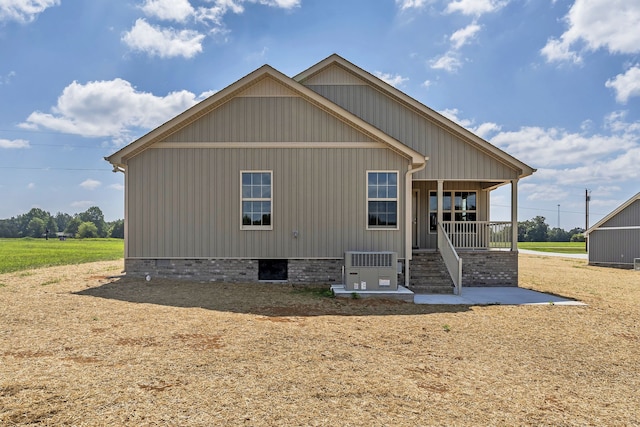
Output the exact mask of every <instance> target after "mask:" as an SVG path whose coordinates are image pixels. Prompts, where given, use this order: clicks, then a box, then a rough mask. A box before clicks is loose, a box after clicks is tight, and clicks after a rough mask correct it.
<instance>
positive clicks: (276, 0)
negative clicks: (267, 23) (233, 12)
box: [223, 0, 423, 9]
mask: <svg viewBox="0 0 640 427" xmlns="http://www.w3.org/2000/svg"><path fill="white" fill-rule="evenodd" d="M223 1H225V0H223ZM249 1H250V2H251V3H259V4H263V5H265V6H271V7H279V8H282V9H293V8H294V7H298V6H300V2H301V0H249ZM415 1H423V0H415Z"/></svg>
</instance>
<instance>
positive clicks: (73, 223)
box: [64, 216, 82, 236]
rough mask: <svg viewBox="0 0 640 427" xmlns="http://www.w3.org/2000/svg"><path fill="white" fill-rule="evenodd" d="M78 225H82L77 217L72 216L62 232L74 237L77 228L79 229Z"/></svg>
mask: <svg viewBox="0 0 640 427" xmlns="http://www.w3.org/2000/svg"><path fill="white" fill-rule="evenodd" d="M80 224H82V220H81V219H80V218H79V217H77V216H74V217H73V218H71V220H70V221H69V223H68V224H67V227H66V228H65V229H64V232H65V233H66V234H68V235H70V236H75V235H76V234H78V228H80Z"/></svg>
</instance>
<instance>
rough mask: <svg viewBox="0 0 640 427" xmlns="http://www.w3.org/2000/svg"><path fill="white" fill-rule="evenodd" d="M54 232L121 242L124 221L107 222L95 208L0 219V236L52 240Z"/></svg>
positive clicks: (36, 212) (38, 212)
mask: <svg viewBox="0 0 640 427" xmlns="http://www.w3.org/2000/svg"><path fill="white" fill-rule="evenodd" d="M57 233H64V234H63V235H64V236H66V237H77V238H92V237H113V238H117V239H124V220H122V219H119V220H116V221H112V222H106V221H105V220H104V214H103V213H102V210H100V208H99V207H97V206H91V207H90V208H89V209H87V210H86V211H84V212H82V213H79V214H75V215H69V214H67V213H63V212H58V213H57V214H55V215H51V214H50V213H49V212H47V211H44V210H42V209H39V208H33V209H31V210H30V211H29V212H27V213H25V214H22V215H18V216H17V217H12V218H9V219H0V237H18V238H19V237H45V236H49V237H55V236H56V235H57Z"/></svg>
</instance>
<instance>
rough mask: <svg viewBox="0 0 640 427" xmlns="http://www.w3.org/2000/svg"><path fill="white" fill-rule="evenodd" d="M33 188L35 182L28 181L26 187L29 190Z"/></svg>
mask: <svg viewBox="0 0 640 427" xmlns="http://www.w3.org/2000/svg"><path fill="white" fill-rule="evenodd" d="M34 188H36V184H35V183H33V182H30V183H29V184H28V185H27V189H29V190H33V189H34Z"/></svg>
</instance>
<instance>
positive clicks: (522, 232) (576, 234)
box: [518, 216, 585, 242]
mask: <svg viewBox="0 0 640 427" xmlns="http://www.w3.org/2000/svg"><path fill="white" fill-rule="evenodd" d="M584 231H585V230H584V228H579V227H576V228H572V229H571V230H569V231H565V230H563V229H562V228H558V227H554V228H550V227H549V225H547V223H546V218H545V217H543V216H537V217H535V218H533V219H530V220H527V221H522V222H518V242H584Z"/></svg>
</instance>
